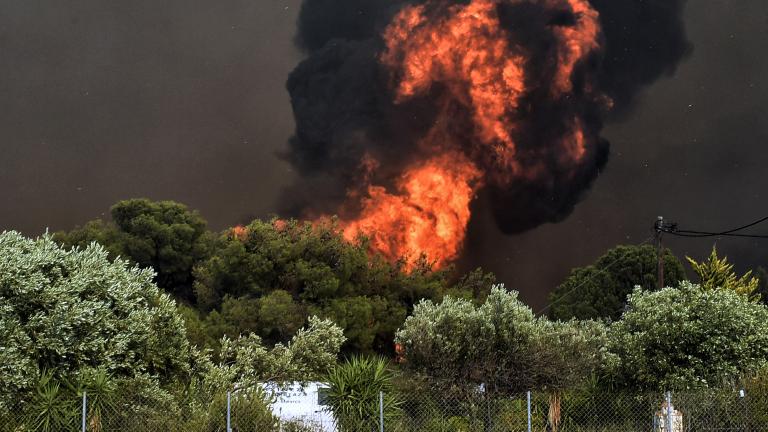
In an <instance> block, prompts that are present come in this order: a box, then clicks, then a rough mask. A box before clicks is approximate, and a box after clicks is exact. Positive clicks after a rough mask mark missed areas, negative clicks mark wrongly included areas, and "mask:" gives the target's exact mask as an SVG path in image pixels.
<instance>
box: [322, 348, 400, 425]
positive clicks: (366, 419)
mask: <svg viewBox="0 0 768 432" xmlns="http://www.w3.org/2000/svg"><path fill="white" fill-rule="evenodd" d="M392 378H393V373H392V371H391V370H390V369H389V367H388V364H387V360H386V359H383V358H380V357H373V358H369V357H359V356H355V357H352V358H350V359H348V360H347V361H345V362H344V363H342V364H339V365H337V366H336V367H334V368H333V369H332V370H331V371H330V372H329V373H328V376H327V378H326V379H327V382H328V384H329V387H330V388H329V389H328V393H327V397H326V400H327V403H328V406H329V407H330V410H331V411H332V412H333V415H334V417H335V418H336V423H337V426H338V429H339V432H366V431H371V432H373V431H376V430H378V428H379V395H380V393H382V392H383V394H384V422H385V423H386V422H387V421H389V420H391V419H392V418H394V417H396V416H398V415H399V412H400V407H401V405H402V401H401V399H400V398H399V397H398V396H397V395H396V394H395V392H394V391H393V386H392Z"/></svg>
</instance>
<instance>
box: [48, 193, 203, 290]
mask: <svg viewBox="0 0 768 432" xmlns="http://www.w3.org/2000/svg"><path fill="white" fill-rule="evenodd" d="M110 213H111V216H112V223H106V222H103V221H101V220H97V221H92V222H89V223H87V224H85V225H84V226H83V227H82V228H75V229H74V230H72V231H70V232H59V233H56V234H55V236H54V238H55V240H56V241H57V242H59V243H61V244H63V245H65V246H67V247H73V246H79V247H85V246H86V245H88V244H90V243H91V242H97V243H99V244H101V245H103V246H104V247H105V248H106V249H107V250H108V251H109V252H110V255H111V257H113V258H114V257H115V256H122V257H123V258H127V259H129V260H131V261H132V262H134V263H136V264H138V265H139V266H141V267H152V268H153V269H154V270H155V272H156V273H157V279H156V281H157V284H158V285H159V286H160V287H161V288H163V289H166V290H167V291H169V292H171V293H173V294H174V295H176V296H178V297H179V298H182V299H184V300H187V301H192V300H193V290H192V281H193V277H192V268H193V266H194V265H195V264H196V263H197V262H198V261H200V260H202V259H203V258H204V257H205V256H206V255H207V252H208V243H209V239H208V236H207V235H206V221H205V220H204V219H203V218H202V217H200V215H199V214H198V213H197V212H196V211H192V210H189V209H188V208H187V207H186V206H184V205H183V204H179V203H176V202H173V201H150V200H147V199H131V200H125V201H120V202H118V203H117V204H115V205H114V206H112V208H111V212H110Z"/></svg>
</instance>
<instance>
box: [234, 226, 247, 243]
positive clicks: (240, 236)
mask: <svg viewBox="0 0 768 432" xmlns="http://www.w3.org/2000/svg"><path fill="white" fill-rule="evenodd" d="M230 234H231V235H232V238H233V239H236V240H240V241H243V240H245V239H246V237H248V228H246V227H244V226H242V225H237V226H234V227H232V228H231V229H230Z"/></svg>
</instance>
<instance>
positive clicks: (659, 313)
mask: <svg viewBox="0 0 768 432" xmlns="http://www.w3.org/2000/svg"><path fill="white" fill-rule="evenodd" d="M609 334H610V344H609V348H610V351H611V352H612V353H613V354H615V355H616V358H617V359H618V361H617V363H615V365H614V368H613V376H614V380H615V382H616V383H618V384H619V385H623V386H627V387H630V388H644V389H651V390H667V389H673V390H675V389H690V388H702V387H712V386H718V385H721V384H723V383H725V382H727V381H728V380H733V379H736V378H738V377H739V376H741V375H742V374H745V373H748V372H751V371H755V370H758V369H759V368H761V367H762V366H764V365H765V364H766V360H767V359H768V308H766V307H765V306H763V305H761V304H757V303H753V302H750V301H749V300H748V299H747V298H746V296H744V295H742V294H739V293H737V292H735V291H733V290H729V289H723V288H715V289H706V288H702V287H701V286H699V285H693V284H691V283H690V282H683V283H682V284H681V285H680V288H679V289H673V288H665V289H662V290H660V291H656V292H649V291H644V290H641V289H639V288H638V289H635V291H634V292H633V293H632V294H631V295H630V297H629V304H628V310H627V312H625V313H624V315H623V317H622V319H621V320H620V321H617V322H615V323H613V324H612V325H611V328H610V333H609Z"/></svg>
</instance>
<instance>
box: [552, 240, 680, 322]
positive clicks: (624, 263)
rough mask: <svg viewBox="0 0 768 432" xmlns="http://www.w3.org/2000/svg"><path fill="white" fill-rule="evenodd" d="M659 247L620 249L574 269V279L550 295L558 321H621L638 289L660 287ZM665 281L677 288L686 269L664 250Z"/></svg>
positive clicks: (553, 314)
mask: <svg viewBox="0 0 768 432" xmlns="http://www.w3.org/2000/svg"><path fill="white" fill-rule="evenodd" d="M657 256H658V252H657V250H656V248H654V247H653V246H650V245H642V246H617V247H615V248H613V249H611V250H609V251H608V252H606V253H605V255H603V256H601V257H600V258H598V259H597V261H596V262H595V263H594V264H592V265H589V266H586V267H578V268H575V269H573V270H571V274H570V276H568V278H567V279H566V280H565V281H563V283H562V284H560V285H559V286H557V288H555V290H554V291H553V292H552V293H551V294H550V296H549V303H550V316H551V317H552V318H554V319H560V320H567V319H571V318H576V319H609V320H613V321H615V320H617V319H619V317H620V316H621V313H622V312H623V310H624V306H625V304H626V299H627V295H628V294H629V293H631V292H632V289H633V288H634V287H635V286H641V287H643V288H644V289H646V290H654V289H657V288H658V284H659V283H658V279H657V276H658V272H657ZM663 261H664V282H665V285H666V286H677V284H678V283H680V281H682V280H685V270H684V269H683V265H682V264H681V263H680V261H679V260H678V259H677V257H675V255H674V254H673V253H672V252H671V251H670V250H669V249H665V250H664V255H663Z"/></svg>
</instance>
